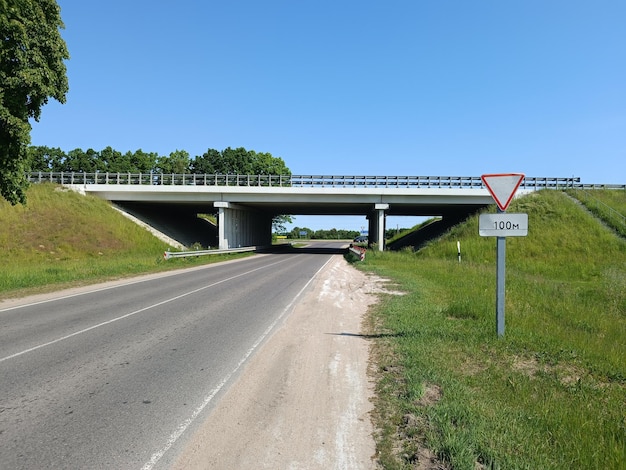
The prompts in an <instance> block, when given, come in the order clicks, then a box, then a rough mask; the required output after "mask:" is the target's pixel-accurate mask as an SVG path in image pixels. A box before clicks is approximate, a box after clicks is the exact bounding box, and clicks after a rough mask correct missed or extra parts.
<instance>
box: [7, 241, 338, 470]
mask: <svg viewBox="0 0 626 470" xmlns="http://www.w3.org/2000/svg"><path fill="white" fill-rule="evenodd" d="M328 246H329V247H331V246H333V245H328ZM334 247H335V248H336V247H338V245H337V244H334ZM333 253H336V251H333V250H332V249H328V250H320V251H315V250H307V251H303V252H298V253H283V254H269V255H258V256H254V257H252V258H246V259H244V260H240V261H237V262H230V263H220V264H219V265H209V266H206V267H202V268H199V269H198V268H195V269H192V270H185V271H183V272H177V273H175V274H172V273H170V274H167V275H159V276H156V277H147V278H141V279H138V280H130V281H127V282H123V283H118V284H116V285H113V286H101V287H94V288H91V289H88V290H86V291H82V292H79V293H75V294H70V295H63V296H60V297H55V298H51V299H45V300H40V301H38V302H35V303H31V304H25V305H18V306H13V307H10V308H4V309H2V310H0V468H3V469H4V468H7V469H9V468H10V469H34V468H37V469H43V468H54V469H62V468H67V469H76V468H90V469H112V468H118V469H120V468H124V469H127V468H137V469H142V468H143V469H146V470H148V469H153V468H154V469H157V468H169V467H170V466H171V464H172V462H174V461H175V459H176V456H177V454H178V453H179V452H180V451H181V449H183V448H184V446H185V444H186V442H187V440H188V439H190V436H192V435H193V433H194V432H195V429H196V427H197V426H199V422H200V421H202V418H203V417H204V416H206V414H207V413H208V412H209V411H210V410H211V409H212V407H213V406H215V403H216V402H217V401H218V400H219V398H220V397H221V396H222V394H224V393H225V391H226V390H227V389H228V387H229V385H230V384H231V383H232V382H233V380H235V379H236V378H237V376H238V373H239V371H240V370H241V368H242V366H243V365H244V364H245V363H246V361H247V360H248V359H249V358H250V357H252V356H253V355H254V353H255V351H256V349H257V348H258V347H259V345H260V344H261V343H263V341H264V340H265V339H266V338H267V337H268V336H269V335H271V333H272V331H274V329H275V328H276V326H277V325H279V324H280V323H281V322H282V321H283V320H284V319H285V318H286V317H287V316H288V315H289V313H290V312H291V310H292V309H293V307H294V305H295V304H296V303H297V302H298V299H299V298H300V296H301V295H302V293H303V292H305V291H306V289H307V287H308V286H309V284H310V282H311V280H312V279H313V278H314V276H315V275H316V273H318V272H319V271H320V269H321V268H322V267H323V266H324V265H325V264H326V263H327V262H328V261H329V260H330V259H331V256H332V254H333ZM0 308H1V307H0Z"/></svg>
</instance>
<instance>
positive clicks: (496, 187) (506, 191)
mask: <svg viewBox="0 0 626 470" xmlns="http://www.w3.org/2000/svg"><path fill="white" fill-rule="evenodd" d="M480 178H481V179H482V180H483V183H484V184H485V186H487V189H488V190H489V192H490V193H491V195H492V196H493V199H494V200H495V201H496V204H498V207H499V208H500V210H502V211H505V210H506V208H507V207H509V204H510V202H511V200H512V199H513V196H514V195H515V191H517V188H519V185H520V184H521V183H522V180H523V179H524V174H523V173H500V174H495V175H482V176H481V177H480Z"/></svg>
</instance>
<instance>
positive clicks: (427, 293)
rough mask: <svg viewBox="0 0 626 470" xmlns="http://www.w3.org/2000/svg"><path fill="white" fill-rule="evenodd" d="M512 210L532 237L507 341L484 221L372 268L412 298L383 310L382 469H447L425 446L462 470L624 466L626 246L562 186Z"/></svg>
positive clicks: (378, 327)
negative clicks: (500, 331)
mask: <svg viewBox="0 0 626 470" xmlns="http://www.w3.org/2000/svg"><path fill="white" fill-rule="evenodd" d="M510 212H526V213H528V214H529V236H528V237H524V238H508V239H507V261H506V263H507V294H506V295H507V297H506V334H505V337H504V338H501V339H498V338H497V336H496V332H495V240H494V239H493V238H481V237H479V236H478V218H477V216H476V217H472V218H470V219H469V220H468V221H467V222H466V223H464V224H462V225H459V226H457V227H455V228H454V229H453V230H452V231H451V232H449V233H448V234H447V235H446V236H445V237H443V238H442V239H440V240H438V241H437V242H435V243H432V244H430V245H429V246H427V247H425V248H424V249H422V250H420V251H419V252H417V253H413V252H410V251H405V252H400V253H388V252H385V253H378V252H371V251H370V252H368V256H367V258H366V260H365V262H364V263H362V264H361V265H360V266H362V268H363V269H365V270H369V271H372V272H375V273H376V274H377V275H380V276H382V277H385V278H388V279H390V280H392V281H393V282H394V283H396V284H397V285H398V288H399V289H401V290H403V291H404V292H405V293H406V294H405V295H403V296H392V295H388V296H383V298H382V299H381V302H380V303H379V304H378V305H377V306H376V307H375V309H374V311H373V312H372V327H371V331H370V334H371V335H372V336H373V337H376V338H378V339H377V340H376V342H375V344H376V346H375V351H376V354H377V357H378V363H377V383H378V385H377V392H378V397H379V398H378V400H379V402H378V403H377V405H376V409H377V422H378V428H379V429H380V435H379V436H378V450H379V456H380V461H381V463H382V464H383V466H384V468H387V469H406V468H415V467H416V466H417V465H418V464H419V465H423V467H418V468H437V467H428V466H427V462H426V463H425V462H424V460H425V459H428V458H429V457H427V456H428V454H425V453H424V448H428V449H430V450H431V451H432V452H433V453H434V455H435V456H436V457H437V458H438V459H439V461H440V462H443V463H444V464H445V465H447V466H449V467H451V468H455V469H472V470H474V469H476V468H493V469H537V468H541V469H572V468H576V469H589V468H603V469H622V468H626V415H625V414H624V410H625V409H626V241H624V239H623V238H621V237H619V236H617V235H616V234H615V233H614V232H613V231H611V230H609V229H607V228H606V227H604V226H602V225H601V224H599V223H598V221H597V220H595V219H594V217H593V216H592V215H591V214H589V213H588V212H586V211H584V210H582V208H581V207H580V206H578V205H577V204H576V203H575V202H573V201H572V200H571V199H569V198H567V197H566V196H565V195H564V194H563V193H560V192H557V191H543V192H539V193H536V194H532V195H529V196H526V197H524V198H521V199H518V200H516V201H515V202H514V203H513V206H512V207H511V208H510ZM457 241H460V242H461V246H462V251H463V257H462V262H461V263H459V262H458V261H457V257H456V242H457ZM425 456H426V457H425ZM424 465H426V466H424Z"/></svg>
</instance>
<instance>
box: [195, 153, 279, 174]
mask: <svg viewBox="0 0 626 470" xmlns="http://www.w3.org/2000/svg"><path fill="white" fill-rule="evenodd" d="M191 170H192V172H193V173H209V174H216V173H217V174H220V175H290V174H291V171H290V170H289V168H287V165H285V162H284V161H283V159H282V158H280V157H274V156H272V154H271V153H256V152H255V151H254V150H246V149H245V148H243V147H238V148H236V149H232V148H230V147H228V148H225V149H224V150H222V151H221V152H220V151H218V150H215V149H208V150H207V151H206V152H204V153H203V154H202V155H201V156H198V157H196V158H195V160H194V161H193V162H192V164H191Z"/></svg>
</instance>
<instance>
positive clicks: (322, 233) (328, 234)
mask: <svg viewBox="0 0 626 470" xmlns="http://www.w3.org/2000/svg"><path fill="white" fill-rule="evenodd" d="M279 235H285V236H287V237H288V238H292V239H298V238H306V239H308V240H352V239H353V238H354V237H358V236H359V235H360V232H359V231H358V230H343V229H336V228H331V229H330V230H312V229H310V228H308V227H294V228H292V229H291V230H290V231H289V232H286V231H285V232H282V233H279Z"/></svg>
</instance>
